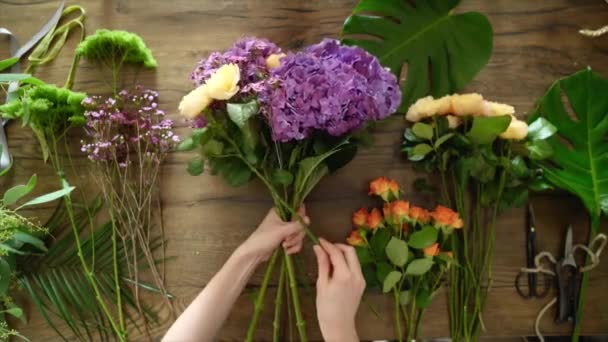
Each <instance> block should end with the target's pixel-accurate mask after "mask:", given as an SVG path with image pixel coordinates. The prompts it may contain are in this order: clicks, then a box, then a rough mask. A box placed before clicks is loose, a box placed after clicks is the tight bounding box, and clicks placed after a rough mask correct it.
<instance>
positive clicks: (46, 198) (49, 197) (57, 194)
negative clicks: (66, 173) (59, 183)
mask: <svg viewBox="0 0 608 342" xmlns="http://www.w3.org/2000/svg"><path fill="white" fill-rule="evenodd" d="M74 189H76V187H73V186H70V187H68V188H63V189H61V190H57V191H53V192H50V193H48V194H45V195H42V196H38V197H36V198H34V199H32V200H30V201H27V202H26V203H24V204H22V205H20V206H19V208H18V209H21V208H25V207H29V206H32V205H38V204H43V203H47V202H52V201H54V200H56V199H59V198H61V197H63V196H67V195H69V194H70V192H72V191H73V190H74Z"/></svg>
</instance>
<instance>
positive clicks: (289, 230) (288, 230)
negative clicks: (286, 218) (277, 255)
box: [281, 221, 302, 239]
mask: <svg viewBox="0 0 608 342" xmlns="http://www.w3.org/2000/svg"><path fill="white" fill-rule="evenodd" d="M300 231H302V224H301V223H300V222H297V221H296V222H289V223H287V224H285V225H283V226H282V227H281V238H283V239H285V238H287V237H288V236H290V235H293V234H295V233H298V232H300Z"/></svg>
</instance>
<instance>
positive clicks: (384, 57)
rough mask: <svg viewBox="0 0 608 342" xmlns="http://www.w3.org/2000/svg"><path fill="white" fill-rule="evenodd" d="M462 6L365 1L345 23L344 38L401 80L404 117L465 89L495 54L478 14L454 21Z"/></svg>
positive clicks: (421, 0)
mask: <svg viewBox="0 0 608 342" xmlns="http://www.w3.org/2000/svg"><path fill="white" fill-rule="evenodd" d="M459 3H460V0H412V1H408V0H361V1H360V2H359V3H358V4H357V6H356V7H355V9H354V10H353V13H352V15H351V16H350V17H348V18H347V19H346V21H345V23H344V27H343V31H342V33H343V34H344V35H346V36H349V35H358V36H359V35H366V36H367V37H364V38H360V37H357V38H344V39H343V42H344V43H346V44H351V45H358V46H360V47H362V48H364V49H366V50H367V51H369V52H370V53H372V54H373V55H375V56H377V57H378V59H379V60H380V63H382V65H384V66H386V67H389V68H390V69H391V70H392V71H393V73H395V75H396V76H397V77H400V76H401V69H402V67H403V64H404V63H407V64H408V71H407V78H406V80H405V82H404V83H403V84H402V86H401V89H402V94H403V99H402V101H401V107H400V108H399V109H400V111H404V110H406V109H407V108H408V107H409V106H410V105H411V104H412V103H413V102H414V101H415V100H416V99H418V98H420V97H423V96H425V95H428V94H430V95H433V96H435V97H437V96H442V95H445V94H449V93H453V92H456V91H458V90H459V89H462V88H463V87H464V86H465V85H466V84H467V83H469V82H470V81H471V80H472V79H473V78H474V77H475V75H477V73H478V72H479V71H480V70H481V69H482V68H483V67H484V66H485V65H486V63H487V62H488V60H489V59H490V55H491V54H492V26H491V25H490V22H489V21H488V19H487V18H486V17H485V16H483V15H481V14H479V13H477V12H467V13H462V14H456V15H454V14H453V13H452V12H453V10H454V8H455V7H456V6H457V5H458V4H459Z"/></svg>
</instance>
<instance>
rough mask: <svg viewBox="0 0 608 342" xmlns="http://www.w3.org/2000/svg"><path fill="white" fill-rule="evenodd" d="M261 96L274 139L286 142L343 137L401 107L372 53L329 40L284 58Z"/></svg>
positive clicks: (390, 81)
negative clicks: (318, 134)
mask: <svg viewBox="0 0 608 342" xmlns="http://www.w3.org/2000/svg"><path fill="white" fill-rule="evenodd" d="M259 97H260V102H261V103H262V108H263V112H264V114H265V116H266V118H267V120H268V121H269V125H270V126H271V128H272V135H273V136H272V137H273V139H274V140H275V141H282V142H285V141H290V140H302V139H304V138H306V137H308V136H309V135H310V134H311V133H312V132H313V131H322V132H326V133H328V134H330V135H332V136H340V135H343V134H346V133H349V132H352V131H354V130H356V129H359V128H361V127H362V126H363V125H364V124H365V123H366V122H368V121H373V120H380V119H383V118H385V117H387V116H389V115H390V114H392V113H394V112H395V110H396V109H397V107H398V106H399V103H400V101H401V91H400V89H399V85H398V82H397V78H396V77H395V76H394V75H393V74H392V73H391V72H390V70H388V69H386V68H383V67H382V65H381V64H380V63H379V61H378V60H377V59H376V58H375V57H374V56H372V55H371V54H369V53H367V52H366V51H365V50H363V49H361V48H358V47H350V46H342V45H340V44H339V42H338V41H336V40H332V39H325V40H323V41H322V42H321V43H319V44H316V45H312V46H310V47H309V48H307V49H305V50H304V51H302V52H298V53H289V54H288V55H287V56H286V57H284V58H283V59H281V64H280V66H279V67H277V68H275V69H273V70H272V72H271V75H270V78H269V80H268V81H267V84H266V86H265V87H261V89H260V93H259Z"/></svg>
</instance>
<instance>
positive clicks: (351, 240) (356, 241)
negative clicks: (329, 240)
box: [346, 229, 365, 246]
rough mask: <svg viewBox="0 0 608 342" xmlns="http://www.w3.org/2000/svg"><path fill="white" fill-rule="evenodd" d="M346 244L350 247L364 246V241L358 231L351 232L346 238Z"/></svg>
mask: <svg viewBox="0 0 608 342" xmlns="http://www.w3.org/2000/svg"><path fill="white" fill-rule="evenodd" d="M346 242H347V243H348V244H349V245H351V246H365V240H363V238H362V237H361V234H359V231H358V230H356V229H355V230H353V231H352V232H350V235H349V236H348V237H347V238H346Z"/></svg>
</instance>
